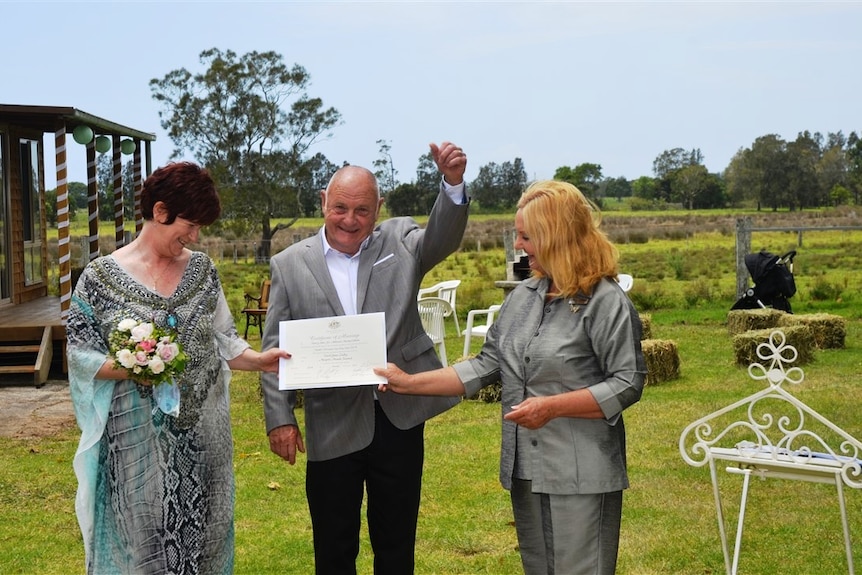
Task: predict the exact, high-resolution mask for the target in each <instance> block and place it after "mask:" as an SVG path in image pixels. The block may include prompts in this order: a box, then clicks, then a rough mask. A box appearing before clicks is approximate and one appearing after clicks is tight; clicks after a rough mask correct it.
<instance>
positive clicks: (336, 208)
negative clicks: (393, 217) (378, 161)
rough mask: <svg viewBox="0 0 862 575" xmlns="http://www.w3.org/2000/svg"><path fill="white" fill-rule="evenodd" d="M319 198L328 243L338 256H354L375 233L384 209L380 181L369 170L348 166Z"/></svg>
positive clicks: (330, 182) (336, 173)
mask: <svg viewBox="0 0 862 575" xmlns="http://www.w3.org/2000/svg"><path fill="white" fill-rule="evenodd" d="M320 196H321V197H320V200H321V204H322V205H323V221H324V228H325V233H326V241H327V242H329V245H330V246H332V247H333V248H335V249H336V250H338V251H339V252H341V253H344V254H348V255H354V254H355V253H357V252H358V251H359V247H360V246H361V245H362V242H363V241H364V240H365V238H367V237H368V236H369V235H371V232H372V231H373V230H374V225H375V224H376V223H377V216H378V215H379V213H380V206H381V205H383V199H382V198H381V197H380V189H379V188H378V186H377V178H376V177H375V176H374V174H372V173H371V172H370V171H369V170H367V169H366V168H361V167H359V166H345V167H343V168H341V169H339V170H338V171H337V172H335V174H334V175H333V176H332V178H331V179H330V180H329V184H328V185H327V186H326V189H325V190H323V192H321V194H320Z"/></svg>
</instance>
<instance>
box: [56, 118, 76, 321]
mask: <svg viewBox="0 0 862 575" xmlns="http://www.w3.org/2000/svg"><path fill="white" fill-rule="evenodd" d="M54 155H55V163H56V165H57V259H58V261H59V264H60V318H61V319H62V320H63V321H66V319H67V318H68V317H69V304H70V303H71V301H72V287H73V286H72V265H71V264H72V262H71V257H72V254H71V250H70V249H69V248H70V245H69V186H68V184H67V182H66V178H67V170H66V126H63V127H61V128H60V129H59V130H57V131H56V132H55V133H54Z"/></svg>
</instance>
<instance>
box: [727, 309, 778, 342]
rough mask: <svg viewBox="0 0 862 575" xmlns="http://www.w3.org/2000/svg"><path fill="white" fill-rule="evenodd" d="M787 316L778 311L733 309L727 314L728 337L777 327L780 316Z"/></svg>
mask: <svg viewBox="0 0 862 575" xmlns="http://www.w3.org/2000/svg"><path fill="white" fill-rule="evenodd" d="M785 315H789V314H788V313H787V312H783V311H781V310H778V309H772V308H766V309H734V310H731V311H730V312H728V314H727V331H728V333H730V335H736V334H738V333H745V332H746V331H751V330H758V329H769V328H775V327H778V321H779V319H780V318H781V316H785Z"/></svg>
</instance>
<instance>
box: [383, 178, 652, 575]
mask: <svg viewBox="0 0 862 575" xmlns="http://www.w3.org/2000/svg"><path fill="white" fill-rule="evenodd" d="M599 221H600V217H599V211H598V209H597V208H596V207H595V206H594V205H593V204H592V203H591V202H590V201H589V200H588V199H587V198H585V197H584V196H583V194H581V192H580V191H579V190H578V189H577V188H575V187H574V186H572V185H571V184H568V183H565V182H558V181H541V182H536V183H534V184H532V185H531V186H530V187H529V188H528V189H527V190H526V191H525V192H524V194H523V195H522V196H521V198H520V200H519V202H518V211H517V213H516V215H515V229H516V232H517V238H516V241H515V247H516V248H519V249H522V250H524V252H526V254H527V256H528V259H529V263H530V269H531V271H532V277H530V278H529V279H527V280H524V281H523V282H521V283H520V284H519V285H518V287H516V288H515V289H514V290H513V291H512V293H511V294H510V295H509V296H508V297H507V299H506V301H505V303H504V304H503V307H502V309H501V310H500V314H499V319H498V320H497V321H496V322H495V323H494V324H493V326H492V327H491V329H490V330H489V333H488V337H487V340H486V342H485V345H484V346H483V347H482V350H481V352H480V353H479V355H478V356H476V357H475V358H472V359H469V360H467V361H464V362H461V363H458V364H456V365H454V366H450V367H445V368H442V369H439V370H436V371H426V372H423V373H416V374H412V375H410V374H406V373H405V372H403V371H401V370H400V369H398V368H397V367H396V366H395V365H394V364H389V365H388V367H387V368H386V369H381V370H376V371H377V373H378V374H379V375H383V376H385V377H386V378H387V380H388V384H385V385H382V386H381V387H380V388H381V390H382V391H385V390H387V389H388V390H392V391H395V392H398V393H409V394H424V395H467V396H472V395H474V394H475V393H476V392H477V391H478V390H479V389H480V388H481V387H483V386H486V385H490V384H492V383H494V382H495V381H502V411H503V432H502V450H501V457H500V481H501V483H502V484H503V487H504V488H506V489H507V490H509V491H510V493H511V500H512V510H513V513H514V517H515V525H516V529H517V534H518V543H519V547H520V552H521V560H522V563H523V566H524V572H525V573H527V574H528V575H534V574H553V573H557V574H567V575H575V574H591V575H594V574H610V573H614V572H615V570H616V561H617V550H618V545H619V534H620V519H621V516H622V499H623V497H622V492H623V489H626V488H627V487H628V485H629V483H628V475H627V472H626V434H625V427H624V425H623V417H622V412H623V410H624V409H626V408H627V407H629V406H631V405H632V404H634V403H635V402H637V401H638V400H639V399H640V397H641V393H642V390H643V385H644V377H645V375H646V367H645V363H644V358H643V353H642V351H641V344H640V340H641V330H642V327H641V322H640V318H639V317H638V314H637V312H636V311H635V309H634V307H633V306H632V304H631V301H630V300H629V298H628V297H627V296H626V294H625V293H624V292H623V290H622V289H621V288H620V287H619V285H618V284H617V282H616V281H615V278H616V275H617V260H618V252H617V250H616V248H615V247H614V246H613V244H611V242H610V241H609V240H608V238H607V237H606V236H605V234H604V233H603V232H602V231H601V230H600V229H599Z"/></svg>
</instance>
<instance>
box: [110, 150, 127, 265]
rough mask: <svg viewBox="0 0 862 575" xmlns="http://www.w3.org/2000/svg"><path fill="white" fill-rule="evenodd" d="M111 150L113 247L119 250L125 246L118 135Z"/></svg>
mask: <svg viewBox="0 0 862 575" xmlns="http://www.w3.org/2000/svg"><path fill="white" fill-rule="evenodd" d="M111 148H112V151H113V153H114V157H113V159H114V245H115V246H116V247H117V248H120V247H122V246H123V245H125V243H126V238H125V236H124V234H123V158H122V155H121V154H122V151H121V150H120V136H119V134H114V136H113V143H112V146H111Z"/></svg>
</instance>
